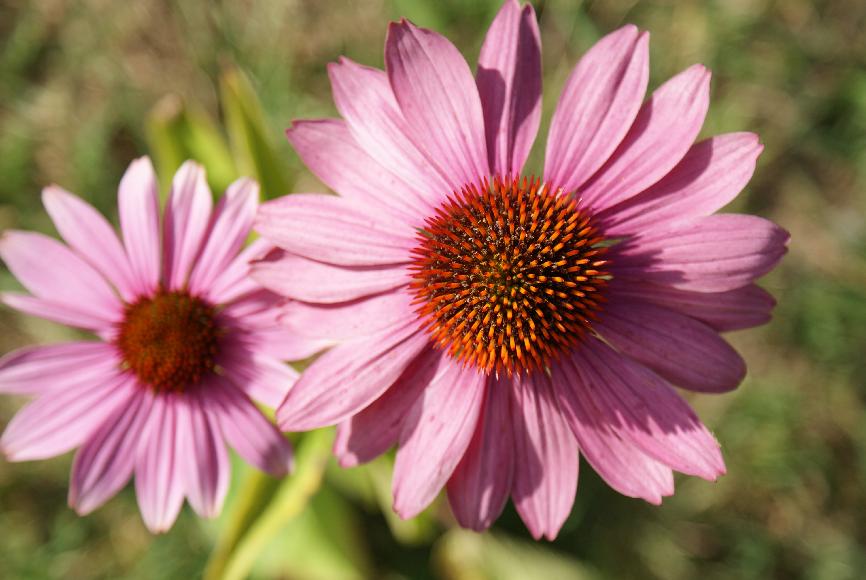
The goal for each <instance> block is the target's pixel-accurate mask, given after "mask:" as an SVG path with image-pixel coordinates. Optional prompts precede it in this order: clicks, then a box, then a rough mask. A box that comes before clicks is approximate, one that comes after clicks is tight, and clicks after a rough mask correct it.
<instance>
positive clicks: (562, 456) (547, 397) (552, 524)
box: [511, 373, 579, 540]
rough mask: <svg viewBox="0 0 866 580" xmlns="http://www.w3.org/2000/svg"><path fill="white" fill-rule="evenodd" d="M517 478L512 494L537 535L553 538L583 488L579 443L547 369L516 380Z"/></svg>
mask: <svg viewBox="0 0 866 580" xmlns="http://www.w3.org/2000/svg"><path fill="white" fill-rule="evenodd" d="M511 392H512V394H513V397H514V399H513V401H512V403H511V417H512V423H513V429H514V481H513V484H512V489H511V497H512V498H513V500H514V507H516V508H517V513H519V514H520V517H521V519H522V520H523V522H524V523H525V524H526V527H527V528H529V531H530V533H531V534H532V537H533V538H535V539H536V540H538V539H540V538H541V537H542V536H543V537H546V538H547V539H548V540H553V539H554V538H556V535H557V534H558V533H559V530H560V528H562V524H564V523H565V520H566V518H568V514H570V513H571V507H572V505H574V496H575V494H576V493H577V473H578V463H579V461H578V445H577V440H576V439H575V436H574V433H572V432H571V430H570V429H569V427H568V424H567V423H566V421H565V418H564V417H563V415H562V411H560V409H559V405H558V404H557V400H556V399H557V397H556V394H555V393H554V390H553V387H552V385H551V384H550V379H548V377H547V375H545V374H544V373H535V374H533V375H530V376H529V377H519V378H516V379H515V380H514V381H513V388H512V389H511Z"/></svg>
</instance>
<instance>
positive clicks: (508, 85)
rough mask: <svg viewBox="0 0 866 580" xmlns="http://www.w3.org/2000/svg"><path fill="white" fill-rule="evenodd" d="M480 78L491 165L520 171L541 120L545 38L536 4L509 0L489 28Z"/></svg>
mask: <svg viewBox="0 0 866 580" xmlns="http://www.w3.org/2000/svg"><path fill="white" fill-rule="evenodd" d="M475 82H476V84H477V85H478V93H479V96H480V97H481V107H482V109H483V110H484V126H485V129H486V135H487V155H488V158H489V161H490V168H491V169H492V170H493V172H494V173H497V174H499V175H507V174H512V175H513V174H518V173H520V171H521V170H522V169H523V164H524V163H525V162H526V158H527V157H528V156H529V150H530V149H531V148H532V143H533V142H534V141H535V134H536V133H537V132H538V125H539V123H540V122H541V38H540V35H539V32H538V23H537V22H536V20H535V10H534V9H533V8H532V5H531V4H527V5H526V6H524V7H523V10H521V9H520V4H519V3H518V2H517V0H506V2H505V3H504V4H503V5H502V8H501V9H500V10H499V14H497V16H496V18H495V19H494V20H493V24H491V25H490V29H489V30H488V31H487V36H486V37H485V39H484V44H483V45H482V47H481V54H480V55H479V56H478V72H477V74H476V78H475Z"/></svg>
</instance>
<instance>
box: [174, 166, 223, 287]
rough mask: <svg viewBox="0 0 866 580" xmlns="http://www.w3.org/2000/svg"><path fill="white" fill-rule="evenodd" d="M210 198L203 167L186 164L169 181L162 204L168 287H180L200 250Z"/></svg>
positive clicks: (210, 207) (209, 207)
mask: <svg viewBox="0 0 866 580" xmlns="http://www.w3.org/2000/svg"><path fill="white" fill-rule="evenodd" d="M212 209H213V195H212V194H211V191H210V187H208V184H207V180H206V179H205V173H204V168H203V167H202V166H201V165H199V164H198V163H194V162H192V161H187V162H186V163H184V164H183V165H181V167H180V169H178V170H177V173H176V174H175V176H174V179H173V180H172V182H171V192H170V193H169V196H168V202H167V203H166V205H165V224H164V226H163V227H164V235H165V240H164V248H165V264H163V266H164V269H165V280H166V284H167V285H168V288H169V289H171V290H176V289H179V288H183V287H184V285H185V284H186V280H187V276H188V275H189V272H190V269H191V268H192V265H193V262H194V261H195V259H196V257H197V256H198V253H199V251H201V248H202V244H203V243H204V236H205V233H206V232H207V229H208V225H210V216H211V210H212Z"/></svg>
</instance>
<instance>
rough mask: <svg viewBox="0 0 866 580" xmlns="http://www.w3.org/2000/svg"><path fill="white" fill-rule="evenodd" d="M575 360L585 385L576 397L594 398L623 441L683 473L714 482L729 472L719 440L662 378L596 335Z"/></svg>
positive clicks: (585, 344)
mask: <svg viewBox="0 0 866 580" xmlns="http://www.w3.org/2000/svg"><path fill="white" fill-rule="evenodd" d="M573 356H574V359H573V360H574V364H575V365H577V366H579V368H580V370H581V375H582V376H583V377H584V379H585V383H584V387H586V388H584V389H582V390H581V391H580V393H577V394H576V396H583V397H586V398H588V399H592V401H593V406H594V407H595V408H596V409H598V410H599V411H600V412H601V418H602V419H603V420H605V421H607V423H608V425H609V426H610V427H611V429H613V430H614V431H615V432H616V433H617V434H618V435H619V436H620V437H621V438H622V439H625V440H628V441H631V442H632V443H633V444H634V445H635V446H636V447H637V448H638V449H640V450H641V451H643V452H644V453H646V454H647V455H649V456H650V457H652V458H653V459H655V460H656V461H659V462H661V463H663V464H665V465H667V466H668V467H670V468H672V469H675V470H677V471H680V472H682V473H686V474H689V475H696V476H698V477H702V478H704V479H708V480H711V481H713V480H715V479H716V478H717V477H718V476H719V475H722V474H724V473H725V462H724V460H723V459H722V454H721V452H720V451H719V444H718V442H717V441H716V439H715V438H714V437H713V436H712V435H711V434H710V432H709V431H707V428H706V427H704V425H703V424H702V423H701V422H700V420H699V419H698V417H697V415H695V412H694V411H692V409H691V407H689V406H688V404H687V403H686V402H685V401H683V400H682V399H681V398H680V396H679V395H678V394H677V393H676V392H675V391H674V390H673V389H672V388H671V387H670V386H669V385H668V384H667V383H666V382H665V381H664V380H662V379H661V378H659V377H658V375H656V374H654V373H653V372H651V371H650V370H649V369H647V368H646V367H644V366H643V365H640V364H638V363H636V362H634V361H632V360H631V359H630V358H628V357H626V356H622V355H621V354H619V353H617V352H616V351H614V350H613V349H612V348H610V347H609V346H607V345H606V344H604V343H603V342H601V341H600V340H598V339H596V338H593V337H589V338H588V339H587V340H586V342H584V343H583V344H582V345H581V347H580V348H578V349H577V350H576V351H575V353H574V355H573Z"/></svg>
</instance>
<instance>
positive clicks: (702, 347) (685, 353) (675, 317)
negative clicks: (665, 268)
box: [595, 302, 746, 393]
mask: <svg viewBox="0 0 866 580" xmlns="http://www.w3.org/2000/svg"><path fill="white" fill-rule="evenodd" d="M595 328H596V330H597V331H598V333H599V334H601V336H603V337H604V338H605V339H606V340H607V341H608V342H610V343H611V344H612V345H613V346H615V347H616V348H617V349H619V350H620V351H622V352H623V353H625V354H627V355H628V356H630V357H632V358H634V359H635V360H638V361H640V362H642V363H643V364H645V365H646V366H648V367H650V368H651V369H653V370H654V371H656V372H657V373H659V374H660V375H661V376H663V377H665V378H666V379H668V380H669V381H671V382H672V383H674V384H675V385H678V386H680V387H684V388H686V389H691V390H693V391H701V392H707V393H720V392H725V391H730V390H731V389H735V388H736V387H737V385H739V384H740V382H741V381H742V380H743V377H745V376H746V363H745V361H743V359H742V357H740V355H739V354H737V351H735V350H734V349H733V348H732V347H731V345H729V344H728V343H727V342H725V340H724V339H723V338H722V337H720V336H719V335H718V333H717V332H716V331H715V330H713V329H712V328H710V327H709V326H707V325H705V324H703V323H701V322H698V321H697V320H695V319H693V318H690V317H688V316H685V315H682V314H679V313H677V312H674V311H672V310H668V309H666V308H661V307H658V306H654V305H652V304H647V303H640V302H631V303H625V304H623V303H620V304H617V305H616V307H615V308H613V307H612V308H610V309H609V310H608V311H607V312H605V313H604V315H603V317H602V318H601V319H600V320H599V321H598V322H597V323H596V324H595Z"/></svg>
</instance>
